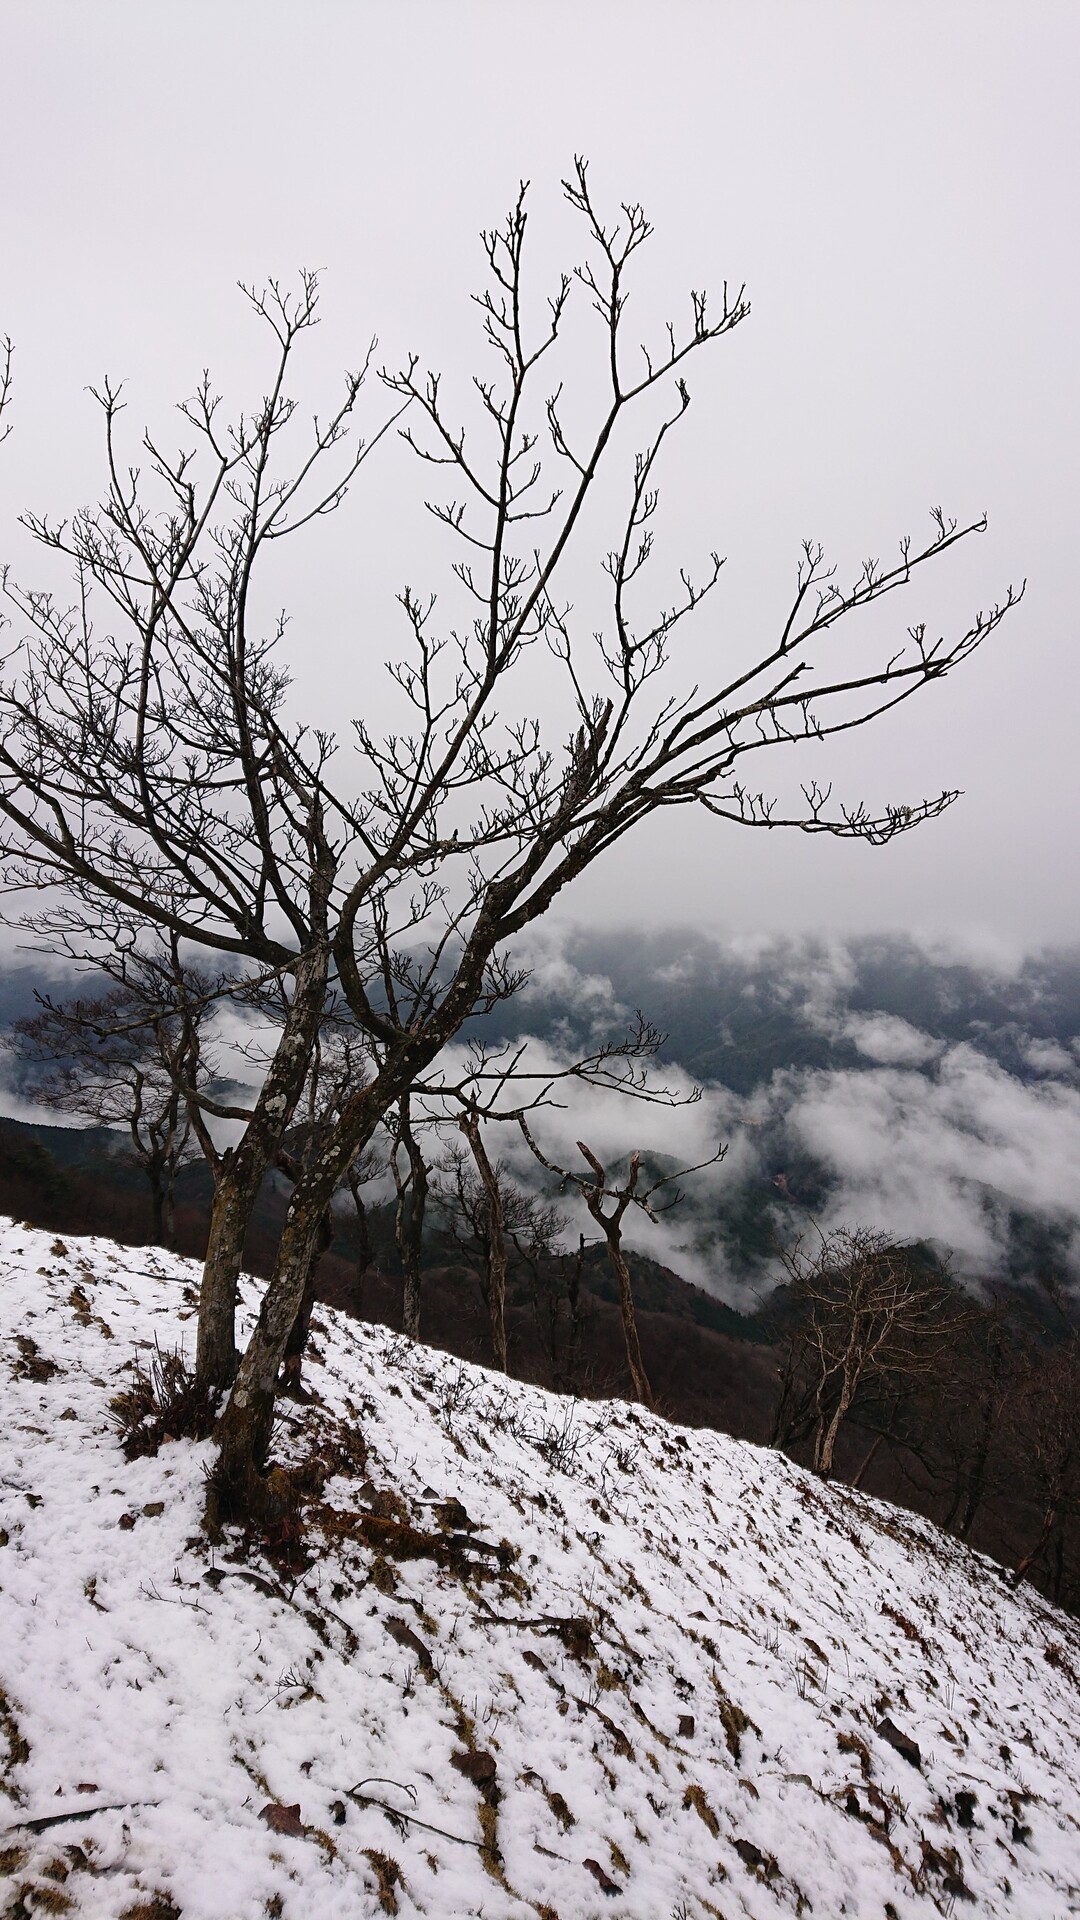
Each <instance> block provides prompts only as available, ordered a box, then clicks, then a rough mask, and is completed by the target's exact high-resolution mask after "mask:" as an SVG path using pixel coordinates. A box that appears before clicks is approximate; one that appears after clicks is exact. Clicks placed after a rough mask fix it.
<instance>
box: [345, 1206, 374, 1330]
mask: <svg viewBox="0 0 1080 1920" xmlns="http://www.w3.org/2000/svg"><path fill="white" fill-rule="evenodd" d="M348 1181H349V1192H350V1193H351V1194H352V1197H353V1206H354V1207H355V1208H356V1262H355V1266H356V1281H355V1285H356V1292H355V1295H354V1298H353V1312H354V1313H355V1315H356V1317H357V1319H358V1320H362V1319H363V1317H364V1275H365V1274H366V1273H367V1270H368V1268H369V1267H370V1265H371V1234H370V1232H369V1229H368V1217H367V1208H366V1207H365V1205H364V1202H363V1201H362V1199H361V1198H360V1182H359V1181H358V1180H357V1178H356V1176H355V1174H354V1173H353V1172H352V1170H351V1169H350V1172H349V1175H348Z"/></svg>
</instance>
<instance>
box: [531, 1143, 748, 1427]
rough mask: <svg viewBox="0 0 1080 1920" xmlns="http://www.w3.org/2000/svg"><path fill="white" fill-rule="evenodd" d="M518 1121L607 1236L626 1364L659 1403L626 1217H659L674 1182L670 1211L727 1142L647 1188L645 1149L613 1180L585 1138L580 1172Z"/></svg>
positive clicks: (647, 1402)
mask: <svg viewBox="0 0 1080 1920" xmlns="http://www.w3.org/2000/svg"><path fill="white" fill-rule="evenodd" d="M518 1124H519V1126H520V1128H521V1131H522V1134H523V1135H524V1137H525V1140H526V1141H527V1143H528V1145H529V1147H530V1148H531V1149H532V1152H533V1153H534V1154H535V1156H536V1158H537V1160H539V1162H540V1164H541V1166H542V1167H546V1168H547V1170H548V1172H549V1173H553V1174H556V1175H557V1176H558V1179H559V1182H560V1186H561V1187H562V1188H563V1189H564V1190H565V1188H566V1187H568V1186H571V1187H575V1188H576V1189H577V1191H578V1193H580V1195H581V1198H582V1199H583V1200H584V1202H585V1205H586V1207H587V1208H588V1210H589V1213H590V1215H591V1216H592V1218H593V1219H594V1220H595V1222H596V1224H597V1226H598V1227H599V1228H600V1230H601V1232H602V1234H603V1236H604V1242H605V1245H606V1247H607V1253H608V1259H609V1261H610V1263H611V1270H612V1272H613V1273H614V1275H615V1279H616V1281H617V1283H618V1288H619V1309H620V1312H621V1314H622V1327H623V1341H624V1344H625V1346H626V1363H627V1366H628V1367H629V1369H630V1378H631V1380H632V1382H633V1386H634V1394H635V1397H636V1398H637V1399H638V1400H639V1401H640V1402H641V1404H642V1406H644V1407H649V1408H653V1407H655V1405H656V1401H655V1398H654V1395H653V1390H652V1387H651V1385H650V1383H649V1376H648V1374H647V1372H646V1371H645V1362H644V1360H643V1359H642V1355H641V1342H640V1340H639V1338H638V1327H637V1312H636V1310H635V1307H634V1287H633V1282H632V1280H631V1277H630V1268H629V1266H628V1265H627V1261H626V1254H625V1252H624V1250H623V1244H622V1233H623V1221H624V1220H625V1218H626V1215H627V1213H628V1212H629V1210H630V1208H631V1207H637V1208H638V1209H639V1210H640V1211H641V1212H642V1213H643V1214H644V1215H645V1216H646V1218H647V1219H649V1220H655V1219H656V1218H657V1213H658V1211H659V1210H660V1209H659V1208H658V1205H657V1203H656V1202H655V1200H654V1198H653V1196H654V1195H655V1194H658V1193H661V1192H662V1191H663V1190H664V1188H665V1187H674V1189H675V1190H674V1193H673V1194H672V1195H671V1197H670V1198H669V1199H668V1200H667V1202H666V1203H665V1205H664V1209H663V1210H665V1211H666V1210H668V1209H670V1208H671V1207H673V1206H675V1205H676V1204H677V1202H678V1200H679V1198H680V1194H679V1190H678V1187H677V1185H676V1182H677V1181H679V1180H685V1179H686V1178H687V1177H688V1176H689V1175H690V1174H692V1173H700V1172H701V1170H702V1168H703V1167H711V1166H715V1165H716V1163H717V1161H719V1160H722V1159H723V1157H724V1155H725V1153H726V1152H727V1148H726V1147H722V1146H721V1147H718V1148H717V1150H716V1152H715V1153H714V1154H711V1155H710V1157H709V1159H708V1160H702V1161H699V1162H698V1164H697V1165H696V1166H693V1167H683V1168H681V1169H680V1170H679V1172H677V1173H666V1174H664V1175H663V1176H662V1177H661V1178H660V1179H659V1180H654V1181H653V1182H652V1184H651V1185H650V1186H647V1187H643V1186H641V1184H640V1180H641V1155H640V1153H632V1154H631V1155H630V1162H629V1166H628V1168H627V1173H626V1178H625V1179H624V1180H622V1181H621V1182H620V1181H617V1180H612V1179H611V1178H610V1177H609V1175H608V1172H607V1169H606V1168H605V1167H604V1166H603V1164H602V1162H601V1161H600V1160H598V1159H597V1156H596V1155H595V1153H593V1151H592V1149H591V1147H587V1146H586V1145H585V1142H584V1141H583V1140H579V1141H578V1143H577V1150H578V1152H579V1153H580V1155H581V1157H582V1159H583V1160H584V1161H585V1163H586V1165H587V1166H588V1169H589V1172H588V1173H587V1174H581V1173H575V1172H574V1171H573V1170H572V1169H570V1168H567V1167H560V1166H557V1165H556V1163H555V1162H554V1161H552V1160H549V1159H548V1157H547V1155H546V1154H545V1153H543V1152H542V1150H541V1149H540V1147H538V1146H537V1144H536V1141H535V1139H534V1138H533V1135H532V1133H531V1132H530V1130H529V1124H528V1121H527V1119H526V1118H525V1116H524V1114H522V1115H521V1116H519V1121H518ZM605 1200H607V1201H610V1203H611V1204H610V1206H609V1207H608V1208H607V1209H605V1206H604V1202H605Z"/></svg>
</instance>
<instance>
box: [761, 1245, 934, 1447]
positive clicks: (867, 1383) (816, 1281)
mask: <svg viewBox="0 0 1080 1920" xmlns="http://www.w3.org/2000/svg"><path fill="white" fill-rule="evenodd" d="M815 1232H816V1239H815V1242H814V1244H812V1245H811V1246H810V1247H809V1248H807V1247H806V1245H805V1242H804V1241H803V1240H800V1241H799V1242H797V1244H796V1245H795V1247H794V1248H793V1249H791V1250H790V1251H789V1252H787V1253H786V1254H785V1255H784V1264H785V1266H786V1267H787V1271H788V1274H789V1278H790V1297H789V1301H788V1308H789V1311H790V1313H791V1324H790V1327H789V1332H788V1336H787V1342H786V1350H785V1355H784V1361H783V1365H782V1368H781V1386H780V1399H779V1404H778V1408H777V1413H776V1418H775V1422H774V1430H773V1441H774V1444H781V1445H785V1444H790V1443H791V1442H792V1441H794V1440H797V1439H798V1438H799V1437H800V1435H808V1434H812V1436H813V1454H812V1460H813V1466H814V1469H815V1471H816V1472H818V1473H821V1474H823V1475H828V1474H830V1473H831V1472H832V1470H833V1462H834V1458H835V1453H836V1443H837V1438H838V1436H839V1433H840V1430H841V1427H842V1426H843V1424H844V1422H845V1420H846V1419H847V1418H848V1416H849V1414H850V1413H851V1411H852V1408H853V1406H854V1404H855V1401H856V1396H857V1395H858V1394H859V1393H860V1390H861V1391H863V1392H865V1391H866V1390H867V1389H869V1388H870V1387H871V1386H873V1387H875V1388H878V1389H880V1387H881V1385H882V1383H883V1382H890V1383H895V1382H898V1381H904V1382H906V1381H909V1380H911V1379H912V1378H913V1377H915V1376H917V1375H920V1374H925V1373H927V1372H929V1371H930V1370H931V1369H932V1367H933V1366H934V1364H935V1361H936V1359H937V1356H938V1355H939V1354H940V1352H941V1350H942V1348H943V1347H944V1345H945V1342H946V1341H947V1340H948V1339H949V1338H950V1337H952V1336H953V1334H954V1332H955V1321H954V1310H955V1300H954V1296H953V1292H952V1289H951V1288H950V1286H949V1285H948V1283H947V1281H946V1280H945V1279H944V1278H943V1277H942V1276H941V1275H940V1273H938V1272H937V1271H935V1270H934V1269H932V1268H930V1267H928V1266H927V1265H926V1264H925V1263H924V1262H923V1261H920V1260H919V1259H918V1258H917V1257H916V1256H915V1254H914V1253H913V1252H912V1250H911V1249H910V1248H908V1247H902V1246H898V1245H896V1243H895V1242H893V1241H891V1240H890V1239H889V1238H888V1236H887V1235H886V1234H882V1233H875V1232H872V1231H870V1230H869V1229H867V1228H865V1227H854V1228H840V1229H838V1230H837V1231H836V1232H834V1233H830V1234H822V1233H820V1232H817V1231H816V1230H815Z"/></svg>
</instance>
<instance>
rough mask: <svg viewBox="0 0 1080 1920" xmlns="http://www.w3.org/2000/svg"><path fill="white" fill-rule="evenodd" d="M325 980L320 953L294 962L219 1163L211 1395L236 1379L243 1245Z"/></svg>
mask: <svg viewBox="0 0 1080 1920" xmlns="http://www.w3.org/2000/svg"><path fill="white" fill-rule="evenodd" d="M327 973H328V956H327V954H326V951H325V950H324V949H323V950H320V949H313V950H312V951H311V952H309V953H305V954H303V955H302V956H301V958H300V960H299V961H298V963H297V967H296V977H295V983H294V987H293V997H292V1000H291V1002H290V1003H289V1010H288V1013H287V1015H286V1018H285V1025H284V1027H283V1028H282V1033H281V1038H280V1040H279V1041H278V1045H277V1049H276V1051H275V1053H274V1057H273V1059H272V1061H271V1062H270V1067H269V1070H268V1072H267V1075H266V1079H265V1080H264V1081H263V1084H262V1087H261V1088H260V1090H259V1096H258V1099H257V1100H256V1102H255V1111H254V1113H253V1114H252V1117H251V1119H250V1120H249V1121H248V1123H247V1126H246V1127H245V1129H244V1133H243V1137H242V1138H241V1140H240V1141H239V1143H238V1145H237V1146H236V1147H234V1148H233V1149H232V1150H231V1151H230V1152H229V1153H226V1154H223V1155H222V1159H221V1165H220V1168H219V1171H218V1176H217V1182H216V1186H215V1191H214V1204H213V1208H212V1211H211V1214H210V1235H209V1239H208V1241H207V1247H206V1260H205V1263H204V1266H203V1278H202V1290H201V1294H200V1299H199V1333H198V1344H197V1348H196V1355H195V1374H196V1378H197V1380H198V1381H199V1383H200V1385H201V1386H204V1387H208V1388H209V1389H211V1390H212V1391H214V1390H220V1389H221V1388H223V1387H228V1386H230V1385H231V1383H232V1381H233V1379H234V1377H235V1374H236V1360H237V1355H236V1287H237V1280H238V1278H239V1274H240V1267H241V1263H242V1260H243V1255H244V1241H245V1239H246V1237H247V1230H248V1226H249V1224H250V1221H251V1215H252V1213H253V1211H254V1207H255V1202H256V1200H257V1199H258V1196H259V1188H260V1187H261V1185H262V1182H263V1176H264V1174H265V1173H266V1170H267V1168H268V1167H269V1166H270V1164H271V1162H272V1161H273V1158H274V1155H275V1154H276V1152H277V1150H278V1148H279V1146H280V1145H281V1141H282V1138H283V1136H284V1134H285V1132H286V1130H287V1128H288V1127H289V1125H290V1124H291V1121H292V1117H293V1114H294V1113H295V1111H296V1105H297V1102H298V1100H299V1099H300V1095H301V1094H302V1092H303V1090H304V1081H305V1079H306V1077H307V1070H308V1064H309V1062H310V1059H311V1052H312V1048H313V1046H314V1044H315V1037H316V1034H317V1033H318V1028H319V1020H320V1017H321V1014H322V1007H323V1000H324V997H325V993H326V980H327ZM298 1304H299V1303H298Z"/></svg>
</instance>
